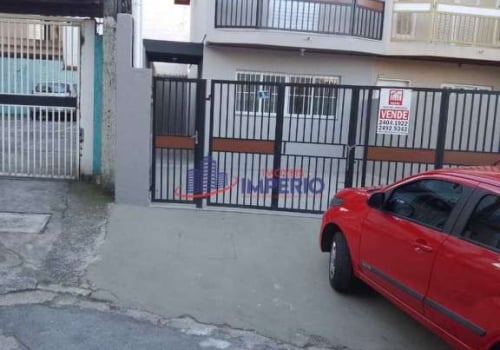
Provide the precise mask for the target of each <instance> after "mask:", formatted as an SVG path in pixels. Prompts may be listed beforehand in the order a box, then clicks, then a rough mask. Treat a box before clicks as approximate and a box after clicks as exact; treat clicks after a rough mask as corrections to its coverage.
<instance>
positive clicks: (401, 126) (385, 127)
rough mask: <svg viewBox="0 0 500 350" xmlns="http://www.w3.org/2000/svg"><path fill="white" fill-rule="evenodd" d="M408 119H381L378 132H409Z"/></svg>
mask: <svg viewBox="0 0 500 350" xmlns="http://www.w3.org/2000/svg"><path fill="white" fill-rule="evenodd" d="M408 124H409V123H408V121H406V120H379V122H378V125H377V132H387V133H404V134H407V133H408Z"/></svg>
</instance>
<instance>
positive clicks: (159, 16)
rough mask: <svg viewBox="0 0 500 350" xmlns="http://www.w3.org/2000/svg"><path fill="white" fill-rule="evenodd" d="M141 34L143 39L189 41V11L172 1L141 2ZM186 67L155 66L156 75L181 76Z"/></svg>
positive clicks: (152, 0) (164, 64)
mask: <svg viewBox="0 0 500 350" xmlns="http://www.w3.org/2000/svg"><path fill="white" fill-rule="evenodd" d="M142 6H143V8H142V33H143V37H144V39H154V40H170V41H190V18H191V9H190V8H189V6H185V5H175V4H174V1H173V0H142ZM187 69H188V68H187V66H185V65H181V64H167V63H162V64H155V65H154V70H155V74H157V75H175V76H183V75H186V74H187Z"/></svg>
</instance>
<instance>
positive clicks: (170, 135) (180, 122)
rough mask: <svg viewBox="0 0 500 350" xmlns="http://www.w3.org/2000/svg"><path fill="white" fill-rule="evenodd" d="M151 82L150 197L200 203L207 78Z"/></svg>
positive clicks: (163, 200) (159, 79)
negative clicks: (151, 143)
mask: <svg viewBox="0 0 500 350" xmlns="http://www.w3.org/2000/svg"><path fill="white" fill-rule="evenodd" d="M153 85H154V86H153V96H154V108H153V160H152V166H153V169H152V186H151V187H152V188H151V197H152V200H153V201H156V202H179V203H198V205H201V198H202V197H201V195H200V194H201V193H202V192H203V174H199V171H198V169H197V166H196V164H200V163H201V162H202V157H203V149H204V142H205V141H204V140H205V94H206V81H204V80H194V79H173V78H160V77H155V78H154V81H153Z"/></svg>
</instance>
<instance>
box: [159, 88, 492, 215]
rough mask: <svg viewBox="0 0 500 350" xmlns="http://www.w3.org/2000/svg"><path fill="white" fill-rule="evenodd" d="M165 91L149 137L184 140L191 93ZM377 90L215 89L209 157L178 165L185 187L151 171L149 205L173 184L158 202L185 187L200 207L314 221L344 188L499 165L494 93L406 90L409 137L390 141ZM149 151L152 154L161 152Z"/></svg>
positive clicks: (178, 157)
mask: <svg viewBox="0 0 500 350" xmlns="http://www.w3.org/2000/svg"><path fill="white" fill-rule="evenodd" d="M162 84H164V82H163V83H162ZM168 84H170V87H169V89H170V91H175V92H169V93H168V94H169V97H167V95H166V92H165V91H166V88H165V87H163V88H161V89H160V88H159V87H158V85H156V93H155V105H156V106H162V107H161V108H162V111H161V112H159V111H158V110H157V109H156V110H155V123H154V124H155V130H156V131H155V135H156V136H158V135H159V134H158V130H162V131H161V133H174V134H175V133H177V134H176V135H182V136H189V135H190V134H191V133H192V130H193V128H192V127H191V126H190V125H192V122H190V120H191V119H192V118H193V117H192V116H191V114H190V113H189V112H186V110H189V107H188V106H190V105H192V103H193V102H191V104H189V103H186V102H185V101H184V98H181V97H180V96H181V95H185V96H189V94H190V93H189V92H188V90H186V89H185V88H184V87H183V88H182V89H180V88H179V87H175V88H172V86H174V85H173V84H180V82H179V81H177V82H174V81H173V80H170V82H169V83H168ZM182 84H189V80H184V82H182V83H181V85H182ZM182 86H185V85H182ZM381 89H382V88H381V87H374V86H342V85H335V84H333V83H332V84H310V83H289V82H284V81H278V80H277V81H274V82H265V81H264V82H261V81H212V82H211V89H210V95H209V96H210V98H209V102H208V105H209V108H210V129H209V130H207V135H208V137H209V142H208V145H209V148H208V150H207V151H203V150H201V153H200V154H208V156H207V157H205V158H201V161H200V162H197V161H193V160H192V158H190V160H189V161H188V165H186V166H185V169H187V168H188V167H190V168H189V169H190V170H179V176H181V177H180V178H182V179H184V181H185V182H184V184H186V185H185V186H183V185H182V183H181V182H180V181H181V180H175V181H174V180H173V179H172V175H166V174H167V173H169V174H170V173H171V172H172V171H171V170H169V171H167V172H162V171H161V170H159V169H164V165H160V168H158V164H156V165H155V168H154V169H156V171H155V177H160V178H161V179H160V180H155V182H154V184H155V191H156V192H155V195H154V197H153V198H156V199H162V198H164V197H162V195H158V193H159V192H158V188H157V187H158V184H161V183H165V182H166V181H174V182H175V184H174V185H169V186H168V185H167V188H168V190H166V191H167V192H162V190H161V189H160V193H170V194H169V195H167V197H169V196H170V197H172V195H173V193H174V191H175V189H176V188H177V189H179V188H180V189H182V188H184V191H185V192H186V193H196V194H198V195H200V196H201V198H206V199H207V203H208V205H215V206H230V207H243V208H258V209H272V210H286V211H299V212H312V213H318V212H322V211H324V210H325V209H327V208H328V202H329V200H330V199H331V197H332V196H333V195H334V194H335V193H336V192H337V191H339V190H341V189H343V188H347V187H353V186H362V187H364V186H379V185H385V184H389V183H391V182H394V181H396V180H399V179H401V178H403V177H406V176H409V175H413V174H416V173H419V172H423V171H426V170H431V169H434V168H440V167H454V166H459V165H491V164H493V163H494V162H496V161H500V135H499V134H498V132H496V131H497V130H498V129H499V127H500V125H499V124H500V117H499V97H500V93H499V92H486V91H464V90H447V89H426V88H411V89H409V90H410V94H411V105H410V111H411V112H410V115H411V118H410V121H409V124H408V133H407V134H401V135H394V134H393V135H388V134H379V133H377V119H378V114H379V106H380V98H381V97H380V96H381V94H382V91H381ZM388 89H396V90H398V89H399V90H400V89H401V88H388ZM158 91H162V92H161V93H158ZM180 92H182V93H180ZM174 96H175V97H174ZM187 100H190V99H189V98H187ZM165 101H168V103H165ZM202 104H204V102H202ZM165 110H167V111H168V113H166V112H164V111H165ZM182 111H184V112H182ZM167 114H169V115H171V117H169V118H174V117H175V118H179V120H181V121H182V123H181V122H175V123H177V124H175V125H177V126H175V125H174V124H173V123H174V122H173V119H170V121H169V122H167V124H165V116H166V115H167ZM203 115H204V114H203ZM197 123H200V121H199V120H197ZM201 123H202V124H203V122H201ZM179 125H182V128H183V129H182V128H181V129H179ZM155 147H156V148H155V152H165V150H161V149H160V148H161V147H158V145H156V146H155ZM192 147H193V146H192V145H191V146H190V147H188V150H192V149H193V148H192ZM202 148H203V147H202ZM184 151H187V150H186V149H185V150H184ZM167 152H170V153H167V155H166V157H165V156H163V155H160V156H158V154H157V153H155V154H156V156H155V159H156V161H158V160H160V162H162V164H163V163H167V164H170V165H168V166H172V165H171V164H175V167H174V168H176V169H177V168H179V167H180V168H182V165H181V164H182V163H183V162H184V160H183V157H185V155H183V154H182V153H179V150H176V151H175V150H174V151H172V150H170V151H167ZM176 152H177V153H176ZM190 172H191V173H190ZM193 172H194V173H196V176H198V177H199V178H202V179H203V185H199V186H198V189H194V188H193V186H194V185H193V184H189V181H190V180H189V179H190V176H191V178H193V176H192V174H193ZM174 173H175V172H174ZM186 174H187V179H186ZM190 174H191V175H190ZM191 182H192V181H191ZM160 186H164V185H160ZM170 197H169V198H170Z"/></svg>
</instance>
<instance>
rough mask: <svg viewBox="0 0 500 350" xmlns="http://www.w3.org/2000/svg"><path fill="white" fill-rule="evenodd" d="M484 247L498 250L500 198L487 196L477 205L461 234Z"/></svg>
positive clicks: (499, 240) (499, 245)
mask: <svg viewBox="0 0 500 350" xmlns="http://www.w3.org/2000/svg"><path fill="white" fill-rule="evenodd" d="M462 235H463V236H464V237H465V238H467V239H470V240H472V241H474V242H477V243H480V244H483V245H485V246H488V247H491V248H494V249H500V197H499V196H495V195H489V196H486V197H484V198H483V199H482V200H481V201H480V202H479V204H478V205H477V207H476V209H475V210H474V213H473V214H472V216H471V218H470V219H469V222H468V224H467V226H466V228H465V231H464V233H463V234H462Z"/></svg>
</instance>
